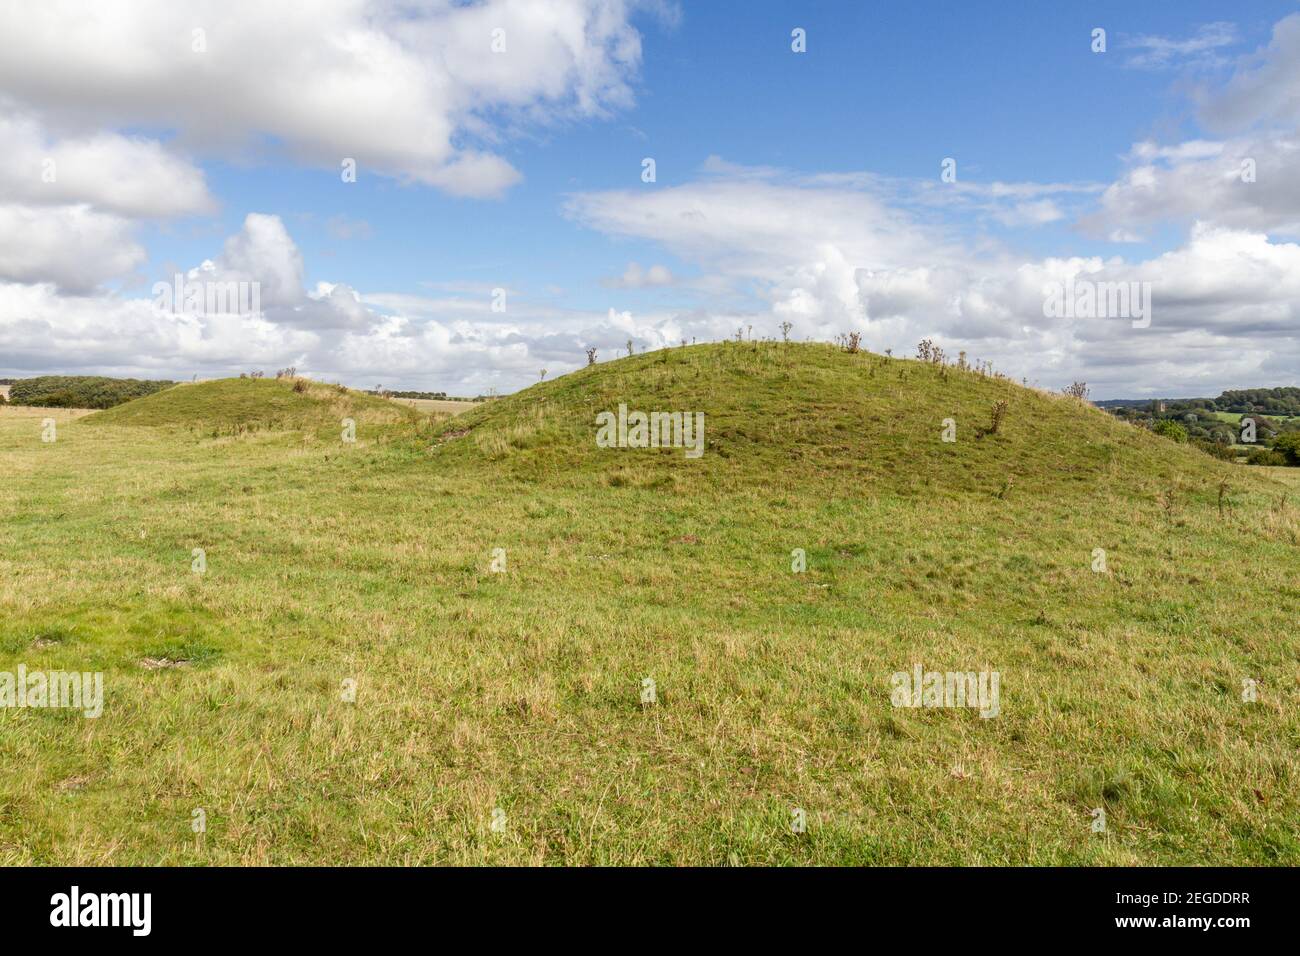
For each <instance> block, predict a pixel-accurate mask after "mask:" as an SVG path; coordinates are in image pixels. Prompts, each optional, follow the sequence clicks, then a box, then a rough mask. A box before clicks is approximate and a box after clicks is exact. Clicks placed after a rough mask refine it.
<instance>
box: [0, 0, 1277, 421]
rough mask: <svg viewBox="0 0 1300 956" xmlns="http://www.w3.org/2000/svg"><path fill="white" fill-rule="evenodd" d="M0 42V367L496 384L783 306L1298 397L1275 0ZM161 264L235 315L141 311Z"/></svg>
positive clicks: (724, 11) (622, 15)
mask: <svg viewBox="0 0 1300 956" xmlns="http://www.w3.org/2000/svg"><path fill="white" fill-rule="evenodd" d="M1085 7H1086V9H1085ZM1098 28H1101V29H1104V30H1105V31H1106V32H1105V50H1104V52H1095V51H1094V46H1096V45H1097V44H1096V42H1095V40H1094V31H1095V30H1096V29H1098ZM796 29H801V30H803V31H804V36H805V37H806V40H805V45H806V50H805V51H804V52H796V51H795V50H794V49H792V46H794V45H796V43H795V41H794V40H793V39H792V31H794V30H796ZM0 36H4V37H5V52H4V54H3V56H0V376H10V377H21V376H27V375H33V374H41V373H70V374H77V373H102V374H112V375H132V376H138V377H153V378H161V377H166V378H184V379H189V378H191V377H193V376H195V375H197V376H198V377H199V378H209V377H216V376H221V375H230V374H237V373H238V372H240V371H245V370H251V369H258V368H261V369H267V370H274V369H276V368H280V367H283V366H289V365H293V366H297V367H298V368H299V369H300V370H302V371H305V372H307V373H309V374H311V375H313V376H315V377H318V378H324V379H329V380H335V381H343V382H346V383H348V384H351V385H356V386H360V387H373V386H374V385H377V384H383V385H385V386H387V387H393V388H408V389H424V390H431V391H447V392H450V393H452V394H480V393H486V392H487V391H488V390H489V389H492V388H495V389H496V390H497V391H498V392H507V391H511V390H513V389H515V388H518V387H521V386H523V385H527V384H529V383H531V382H534V381H536V380H537V378H538V375H539V372H540V370H541V369H547V370H548V372H549V376H548V377H550V376H553V375H555V374H559V373H561V372H564V371H567V370H569V369H571V368H573V367H575V366H577V365H580V364H583V363H584V362H585V357H584V355H583V349H584V348H585V347H588V346H595V347H596V348H597V349H598V350H599V354H600V356H601V357H602V358H612V357H614V356H615V355H616V354H617V353H618V352H620V351H623V350H625V349H626V343H627V342H628V340H632V341H634V343H635V348H636V349H637V350H638V351H640V350H642V349H647V348H657V347H660V346H664V345H669V344H678V343H680V342H681V341H682V340H684V339H685V340H698V341H706V340H716V339H720V338H728V337H732V336H734V335H735V333H736V330H737V328H741V327H743V328H745V329H746V330H747V332H746V334H751V333H749V332H748V330H749V329H750V328H751V327H752V334H753V335H754V336H756V337H761V336H773V337H776V336H779V334H780V332H779V327H780V325H781V324H782V323H783V322H789V323H791V326H792V330H791V332H790V336H791V338H794V339H799V340H802V339H808V338H812V339H822V340H828V339H831V338H833V337H834V336H835V335H837V334H839V333H842V332H847V331H855V330H856V331H859V332H861V333H862V336H863V341H864V343H865V344H866V345H867V346H868V347H869V348H872V349H873V350H879V351H883V350H884V349H892V350H893V351H894V354H896V355H901V354H912V353H913V352H914V350H915V346H916V343H917V342H918V341H920V339H922V338H924V337H927V336H928V337H931V338H933V339H935V340H937V341H938V342H940V343H941V344H943V345H944V347H945V348H946V350H947V351H948V352H949V353H950V354H954V355H955V354H956V353H957V352H958V351H960V350H964V351H966V352H967V353H968V355H969V357H971V358H972V359H982V360H983V359H986V360H989V361H991V362H992V363H993V365H994V367H995V368H997V369H999V370H1002V371H1004V372H1006V373H1008V374H1011V375H1013V376H1015V377H1016V378H1022V377H1023V378H1026V379H1028V380H1029V382H1030V383H1031V384H1032V383H1036V384H1038V385H1041V386H1043V387H1049V388H1059V387H1061V386H1063V385H1066V384H1069V383H1070V382H1072V381H1075V380H1084V381H1087V382H1088V383H1089V384H1090V385H1091V386H1092V389H1093V397H1094V398H1110V397H1137V396H1144V395H1153V394H1154V395H1165V396H1173V395H1203V394H1217V393H1218V392H1219V391H1220V390H1222V389H1224V388H1237V387H1261V386H1271V385H1296V384H1300V382H1298V381H1297V369H1300V6H1298V5H1297V4H1296V3H1295V2H1270V0H1255V2H1252V3H1250V4H1246V5H1243V4H1239V3H1228V2H1215V3H1210V2H1198V0H1181V2H1177V3H1173V2H1169V3H1159V4H1157V3H1149V4H1133V3H1131V2H1129V0H1125V2H1122V3H1090V4H1087V5H1083V4H1065V3H1033V4H1030V3H1010V2H1008V3H1002V4H992V3H990V4H953V3H949V2H944V3H929V2H906V3H905V2H902V0H897V2H878V3H877V2H873V3H870V4H866V3H857V2H843V3H838V2H837V3H832V2H826V3H818V4H815V5H814V4H803V3H793V2H771V0H750V2H746V3H743V4H742V3H740V2H738V0H736V2H732V0H717V2H703V0H700V2H694V0H686V2H677V0H546V2H540V0H482V2H464V0H460V2H454V3H453V2H450V0H426V2H412V0H402V2H396V0H393V2H390V0H313V2H310V3H308V2H291V0H277V2H266V0H256V2H254V0H211V2H208V0H93V2H92V0H86V2H76V0H41V2H40V3H34V2H30V0H0ZM647 159H649V160H653V171H654V177H653V181H646V180H647V179H648V178H649V176H648V174H647V172H646V170H647V165H648V164H647V163H646V162H645V161H646V160H647ZM945 160H952V161H953V162H952V163H950V164H949V167H948V168H949V169H951V170H953V171H955V178H954V177H953V176H948V177H946V178H945V177H943V176H942V175H941V174H942V172H943V169H944V161H945ZM353 167H355V171H356V172H355V177H353V176H351V175H350V174H349V173H350V170H351V169H352V168H353ZM1247 167H1249V168H1250V169H1251V170H1252V171H1253V174H1252V175H1249V176H1247V175H1243V170H1244V169H1246V168H1247ZM353 180H355V181H353ZM948 180H951V181H948ZM177 273H181V274H183V275H185V276H186V277H188V279H189V280H191V281H197V280H207V281H232V280H233V281H248V282H256V283H258V284H259V290H260V305H261V310H260V311H259V312H257V313H252V314H246V313H245V314H241V313H239V312H230V313H225V314H223V313H221V312H215V311H214V312H207V311H204V310H196V309H193V308H188V309H187V308H184V307H183V306H182V304H181V303H176V304H175V305H174V307H161V306H160V304H159V302H158V301H157V295H156V293H155V290H154V287H155V284H156V283H159V282H165V283H171V282H172V281H173V277H174V276H175V275H176V274H177ZM1070 279H1074V280H1076V281H1082V280H1089V281H1096V282H1111V281H1124V282H1149V283H1150V284H1151V288H1152V315H1151V322H1150V325H1149V327H1146V328H1134V325H1133V322H1131V321H1130V320H1129V319H1128V318H1123V317H1109V318H1082V317H1059V318H1058V317H1047V316H1045V315H1044V308H1043V304H1044V296H1045V291H1044V290H1045V288H1047V286H1048V284H1050V283H1054V282H1060V283H1063V282H1065V281H1066V280H1070Z"/></svg>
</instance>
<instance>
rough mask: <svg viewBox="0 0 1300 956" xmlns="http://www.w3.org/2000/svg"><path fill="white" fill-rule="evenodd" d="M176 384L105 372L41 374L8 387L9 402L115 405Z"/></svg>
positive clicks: (42, 405)
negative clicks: (117, 375)
mask: <svg viewBox="0 0 1300 956" xmlns="http://www.w3.org/2000/svg"><path fill="white" fill-rule="evenodd" d="M173 384H175V383H174V382H168V381H146V380H143V379H135V378H106V377H104V376H102V375H41V376H38V377H36V378H24V379H19V380H18V381H16V382H14V383H13V385H12V386H11V387H10V390H9V402H10V404H12V405H31V406H35V407H39V408H113V407H114V406H116V405H121V404H122V403H123V402H129V401H132V400H134V399H137V398H142V397H144V396H146V395H153V394H154V393H156V392H161V391H162V390H163V389H166V388H170V387H171V386H172V385H173Z"/></svg>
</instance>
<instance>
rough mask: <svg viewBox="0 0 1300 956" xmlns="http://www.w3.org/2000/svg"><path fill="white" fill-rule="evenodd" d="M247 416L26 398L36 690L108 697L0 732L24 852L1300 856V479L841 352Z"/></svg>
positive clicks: (757, 356)
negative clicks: (678, 432) (1100, 556)
mask: <svg viewBox="0 0 1300 956" xmlns="http://www.w3.org/2000/svg"><path fill="white" fill-rule="evenodd" d="M210 385H211V387H217V386H219V387H220V389H221V400H220V401H219V402H216V401H212V402H208V401H205V402H200V403H197V404H194V405H187V406H185V407H184V408H183V409H179V408H177V407H176V406H175V405H173V404H171V403H169V402H166V401H164V400H165V399H173V400H174V399H175V398H176V397H177V396H186V392H187V390H190V389H198V388H208V387H210V386H209V385H205V386H184V387H180V388H177V389H174V390H172V391H170V392H168V393H164V394H163V395H159V396H156V397H154V398H151V399H143V400H140V401H139V402H137V403H132V405H134V406H136V407H135V408H134V409H133V408H132V405H127V406H122V407H120V408H119V409H117V410H115V412H116V414H117V415H120V416H123V417H122V418H121V419H119V420H118V422H116V423H115V422H114V421H113V420H112V419H111V418H110V416H109V414H107V413H106V414H103V415H96V416H91V417H88V418H86V419H85V420H81V421H71V420H69V421H66V422H65V421H64V420H63V419H60V422H59V437H58V441H57V442H55V443H53V444H44V443H42V442H41V441H40V440H39V436H40V419H41V418H42V417H43V411H44V410H26V411H25V410H22V409H4V410H0V455H2V456H3V458H4V460H5V462H6V476H7V477H6V484H7V489H6V494H5V495H4V496H3V497H0V533H2V534H3V539H2V540H3V547H2V548H0V571H2V572H3V573H2V574H0V582H2V583H0V611H2V612H3V613H2V614H0V669H7V670H12V669H14V668H15V667H16V666H17V664H18V663H20V662H21V663H25V664H26V665H27V667H28V668H29V669H38V668H40V669H74V668H75V669H78V670H102V671H103V672H104V674H105V678H104V681H105V696H106V700H105V707H104V714H103V716H102V717H100V718H98V719H96V720H87V719H85V718H83V717H80V716H78V715H73V714H70V713H68V712H65V711H53V710H46V711H40V710H7V711H0V760H3V764H4V766H5V767H6V768H7V771H8V772H7V773H6V774H4V775H3V776H0V862H6V863H50V864H53V863H62V864H77V863H116V864H140V863H169V864H201V863H215V864H236V863H277V864H281V863H283V864H288V863H320V864H324V863H329V864H363V863H394V864H410V863H422V864H423V863H471V864H477V863H649V864H685V863H698V864H719V863H721V864H726V863H739V864H758V863H783V864H784V863H814V864H857V863H879V864H976V863H987V864H1142V863H1145V864H1207V863H1222V864H1268V865H1271V864H1290V865H1294V864H1295V863H1297V862H1298V861H1300V839H1298V836H1297V820H1300V812H1297V811H1298V810H1300V807H1298V806H1297V802H1298V801H1297V796H1296V794H1297V792H1300V787H1298V786H1297V783H1298V782H1300V774H1298V771H1300V757H1297V743H1298V742H1300V718H1297V707H1296V704H1297V697H1298V696H1300V695H1298V693H1297V686H1296V674H1297V667H1296V665H1297V660H1298V659H1300V638H1298V637H1297V633H1300V629H1297V628H1296V626H1295V621H1296V618H1297V611H1298V610H1300V589H1298V586H1297V576H1296V571H1297V568H1298V567H1300V556H1298V553H1297V548H1298V547H1300V517H1298V515H1297V510H1296V505H1295V500H1296V490H1297V486H1296V485H1295V484H1294V482H1293V478H1294V476H1293V475H1290V474H1287V473H1286V472H1287V470H1286V469H1246V468H1243V467H1236V466H1232V465H1230V464H1224V463H1220V462H1217V461H1214V460H1212V459H1210V458H1209V457H1208V456H1205V455H1203V454H1202V453H1200V452H1197V451H1195V450H1193V449H1190V448H1187V447H1183V446H1176V445H1174V444H1173V443H1171V442H1168V441H1165V440H1163V439H1160V438H1158V437H1156V436H1153V435H1151V434H1149V433H1147V432H1145V431H1142V430H1140V429H1136V428H1132V427H1130V426H1127V425H1125V424H1123V423H1121V422H1118V421H1116V420H1114V419H1113V418H1111V417H1110V416H1108V415H1106V414H1105V413H1103V412H1100V411H1098V410H1096V409H1093V408H1091V407H1088V406H1085V405H1083V404H1081V403H1079V402H1076V401H1074V400H1071V399H1066V398H1063V397H1055V396H1050V395H1046V394H1044V393H1040V392H1035V391H1031V390H1026V389H1022V388H1019V387H1018V386H1015V385H1013V384H1011V383H1009V382H1006V381H1003V380H997V379H990V378H984V377H981V376H978V375H974V374H970V373H963V372H957V371H954V370H948V371H946V372H940V371H939V370H938V369H936V368H935V367H933V366H929V365H921V364H919V363H916V362H911V361H900V360H886V359H883V358H880V357H878V356H869V355H865V354H862V355H848V354H845V353H843V352H841V351H838V350H835V349H832V348H830V347H825V346H812V345H790V346H783V345H779V344H769V343H744V344H736V343H730V344H725V345H710V346H697V347H691V348H687V349H672V350H667V351H663V352H656V353H650V354H646V355H638V356H634V357H632V358H628V359H623V360H620V361H617V362H610V363H605V364H601V365H598V366H595V367H592V368H586V369H582V370H581V371H579V372H575V373H573V374H571V375H568V376H564V377H562V378H559V379H557V380H554V381H550V382H546V383H544V384H541V385H537V386H534V387H532V388H530V389H528V390H526V391H525V392H522V393H520V394H518V395H515V396H510V397H507V398H504V399H500V400H497V401H494V402H490V403H484V404H482V405H481V406H479V407H477V408H475V409H473V410H472V411H469V412H467V413H465V414H463V415H460V416H457V417H456V418H454V419H451V420H449V421H445V422H440V423H430V422H428V421H425V420H421V419H418V418H414V419H410V420H405V421H403V420H391V419H389V418H387V417H386V416H384V415H378V413H377V410H376V415H377V417H376V418H375V419H374V420H373V421H366V422H363V421H362V420H361V419H360V418H358V428H357V441H356V443H355V444H351V445H345V444H344V443H342V442H341V441H339V439H338V430H337V421H335V420H332V419H331V418H330V416H332V415H334V414H336V413H337V411H338V409H336V408H333V407H330V408H328V410H327V409H316V410H315V411H313V412H311V413H310V414H309V413H308V412H307V411H305V410H302V409H300V410H299V411H298V412H295V413H294V414H295V415H300V416H301V417H300V418H298V419H295V420H296V421H301V422H302V423H304V424H303V425H300V426H299V427H297V428H294V429H292V430H287V429H286V428H285V426H284V424H283V423H284V422H285V421H286V420H287V419H288V418H289V417H290V413H288V412H284V411H281V410H277V411H274V412H268V411H267V410H266V407H265V405H264V404H263V403H264V402H265V401H266V400H268V399H271V398H276V399H278V398H279V397H281V396H280V393H277V392H272V391H270V389H271V388H274V387H275V383H272V382H250V381H242V382H241V381H238V380H235V381H231V382H225V383H210ZM191 394H192V393H191ZM291 394H292V395H293V397H294V398H302V396H300V395H297V394H296V393H291ZM187 397H188V396H187ZM999 400H1006V401H1007V402H1009V410H1008V413H1007V416H1006V419H1005V421H1004V423H1003V425H1002V427H1001V429H1000V430H999V432H998V433H997V434H993V435H986V436H985V437H983V438H976V437H975V436H976V430H977V428H978V427H979V426H985V425H987V424H988V422H989V419H990V412H991V407H992V405H993V403H994V402H996V401H999ZM322 401H323V398H322ZM147 402H154V403H155V404H154V406H153V407H152V408H149V407H148V406H146V403H147ZM619 402H626V403H627V404H628V405H629V407H630V408H633V409H638V408H639V409H642V410H645V411H652V410H666V411H672V410H681V411H697V410H698V411H703V412H705V413H706V416H707V425H706V435H707V439H708V450H707V451H706V453H705V454H704V456H703V458H701V459H699V460H695V461H692V460H688V459H686V458H685V457H684V455H683V454H682V452H681V450H661V451H653V450H644V451H643V450H635V449H600V448H597V447H596V445H595V441H594V436H595V422H594V420H595V414H596V413H597V412H598V411H602V410H606V409H614V408H616V407H617V404H618V403H619ZM259 407H261V408H262V411H261V412H258V408H259ZM390 407H393V406H390ZM146 411H147V413H148V414H147V415H146V414H145V412H146ZM399 411H402V412H403V413H404V412H405V410H399ZM194 415H197V416H198V421H199V422H200V423H199V424H189V425H187V424H186V423H187V422H190V420H191V416H194ZM948 417H952V418H955V419H956V422H957V435H958V440H957V442H956V443H953V444H947V443H943V442H941V441H940V440H939V435H940V428H941V422H942V419H944V418H948ZM145 421H149V422H153V423H157V424H159V425H162V426H164V427H139V425H136V426H133V427H128V425H127V423H128V422H132V423H139V424H143V423H144V422H145ZM266 422H275V423H277V424H276V425H275V427H271V426H270V425H265V424H263V423H266ZM240 423H243V424H245V425H248V426H249V427H246V428H244V429H243V430H240V429H239V427H238V425H239V424H240ZM250 423H252V424H250ZM174 426H181V427H174ZM214 432H215V433H216V437H213V434H214ZM1223 481H1226V482H1227V483H1228V485H1227V487H1226V490H1225V499H1224V504H1223V510H1222V513H1221V512H1220V507H1219V500H1218V496H1219V485H1220V482H1223ZM199 547H201V548H203V549H205V551H206V554H207V563H208V570H207V573H206V574H205V575H203V576H199V575H195V574H193V573H192V572H191V560H192V558H191V552H192V549H194V548H199ZM494 548H504V549H505V550H506V554H507V568H506V572H505V573H504V574H494V573H492V572H491V570H490V563H491V561H492V551H493V549H494ZM795 548H802V549H804V550H805V551H806V554H807V560H808V570H807V572H806V573H804V574H795V573H792V572H791V569H790V568H791V552H792V550H793V549H795ZM1096 548H1103V549H1105V551H1106V553H1107V563H1108V573H1106V574H1096V573H1093V572H1092V570H1091V567H1090V565H1091V561H1092V553H1093V550H1094V549H1096ZM160 658H166V659H167V660H169V661H173V662H183V663H180V665H179V666H166V667H153V668H151V667H148V666H146V665H145V664H144V663H143V662H144V661H145V660H146V659H154V660H156V659H160ZM918 661H919V662H921V663H922V664H923V665H924V666H925V667H926V668H927V669H934V670H958V669H960V670H984V669H991V670H997V671H999V672H1000V674H1001V675H1002V684H1001V691H1002V699H1001V714H1000V715H999V716H998V717H996V718H993V719H989V720H983V719H980V718H979V717H978V716H977V715H976V714H974V713H973V712H971V711H967V710H946V709H918V710H912V709H895V708H893V707H892V706H891V705H890V699H889V695H890V675H891V674H892V673H893V672H895V671H900V670H910V668H911V667H912V665H913V664H914V663H915V662H918ZM646 677H651V678H653V680H654V681H655V684H656V687H657V694H658V702H657V704H655V705H653V706H642V705H641V703H640V700H639V695H640V691H641V682H642V680H643V678H646ZM1247 678H1249V679H1254V680H1256V681H1258V682H1259V688H1260V691H1259V701H1258V702H1257V703H1254V704H1247V703H1243V702H1242V700H1241V682H1242V680H1243V679H1247ZM345 680H355V681H356V687H357V694H356V700H355V702H353V703H349V702H347V701H345V700H343V699H341V698H342V694H341V685H342V682H344V681H345ZM1099 806H1100V807H1104V808H1105V809H1106V814H1107V824H1108V827H1107V832H1106V833H1104V834H1097V833H1092V832H1091V831H1090V829H1089V824H1090V823H1091V817H1090V815H1089V813H1090V810H1091V809H1093V808H1095V807H1099ZM794 807H800V808H802V809H804V810H805V812H806V814H807V820H808V827H807V832H806V833H803V834H794V833H792V832H791V831H790V827H789V820H790V812H791V809H792V808H794ZM197 808H201V809H203V810H204V811H205V812H206V814H207V820H208V830H207V833H206V834H204V835H202V836H196V835H195V834H194V833H193V832H192V831H191V827H190V822H191V813H192V811H193V810H195V809H197ZM495 808H501V809H502V810H504V811H505V814H506V821H507V823H506V827H505V830H504V832H494V831H493V830H492V829H491V827H490V823H491V820H492V813H493V810H494V809H495Z"/></svg>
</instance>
